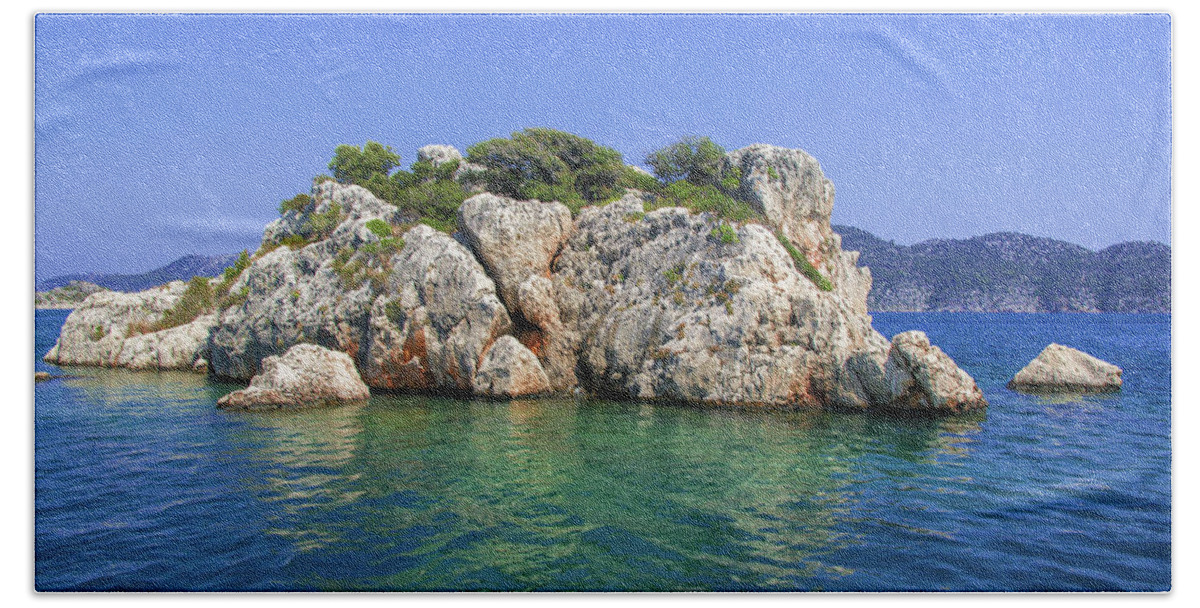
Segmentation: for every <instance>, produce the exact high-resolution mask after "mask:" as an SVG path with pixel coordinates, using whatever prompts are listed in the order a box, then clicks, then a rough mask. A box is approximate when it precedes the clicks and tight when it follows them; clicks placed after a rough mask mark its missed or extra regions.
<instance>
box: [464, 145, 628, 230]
mask: <svg viewBox="0 0 1200 608" xmlns="http://www.w3.org/2000/svg"><path fill="white" fill-rule="evenodd" d="M467 160H468V161H469V162H471V163H475V164H478V165H482V166H483V167H484V170H483V171H482V174H481V175H479V176H478V178H477V179H479V180H480V181H481V182H482V184H483V185H484V187H485V188H486V189H487V190H488V191H490V192H495V193H496V194H501V195H504V196H511V197H514V198H520V199H537V200H543V201H558V202H560V203H562V204H564V205H566V206H567V207H569V208H570V209H571V212H572V213H577V212H578V211H579V209H580V208H581V207H583V206H584V205H588V204H595V203H602V202H607V201H611V200H615V199H617V198H620V196H621V195H622V194H623V193H624V190H625V187H624V186H623V185H622V181H623V178H624V179H625V180H626V181H628V180H635V179H637V178H636V177H635V176H633V175H630V173H631V170H629V168H628V167H626V166H625V163H624V162H623V161H622V160H621V153H620V152H617V151H616V150H613V149H612V148H608V147H605V146H601V145H599V144H597V143H595V142H593V141H591V140H589V139H585V138H583V137H579V136H578V135H573V134H571V133H566V132H563V131H556V130H554V129H544V128H533V129H525V130H524V131H519V132H517V133H513V134H512V137H510V138H508V139H505V138H497V139H489V140H488V141H484V142H480V143H477V144H475V145H473V146H471V147H470V148H467ZM632 173H636V171H632Z"/></svg>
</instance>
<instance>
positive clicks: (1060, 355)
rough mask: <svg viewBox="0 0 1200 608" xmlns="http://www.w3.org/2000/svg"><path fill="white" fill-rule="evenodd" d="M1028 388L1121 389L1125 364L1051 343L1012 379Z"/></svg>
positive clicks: (1018, 387) (1013, 383)
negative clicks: (1103, 359)
mask: <svg viewBox="0 0 1200 608" xmlns="http://www.w3.org/2000/svg"><path fill="white" fill-rule="evenodd" d="M1008 388H1010V389H1013V390H1020V391H1027V392H1067V393H1090V392H1111V391H1118V390H1121V368H1119V367H1117V366H1116V365H1113V364H1112V363H1109V362H1107V361H1102V360H1100V359H1097V358H1096V357H1093V356H1091V355H1089V354H1087V353H1085V352H1083V351H1081V350H1076V349H1074V348H1071V347H1069V346H1063V345H1061V344H1051V345H1049V346H1047V347H1046V348H1045V349H1043V350H1042V352H1041V354H1039V355H1038V356H1037V358H1035V359H1034V360H1033V361H1030V362H1029V364H1028V365H1026V366H1025V367H1023V368H1022V369H1021V371H1019V372H1017V374H1016V375H1015V376H1013V379H1012V380H1010V381H1009V383H1008Z"/></svg>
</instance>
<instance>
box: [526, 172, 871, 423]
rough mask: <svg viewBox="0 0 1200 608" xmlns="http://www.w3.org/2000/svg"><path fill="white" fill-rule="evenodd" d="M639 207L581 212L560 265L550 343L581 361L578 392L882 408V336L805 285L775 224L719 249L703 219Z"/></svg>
mask: <svg viewBox="0 0 1200 608" xmlns="http://www.w3.org/2000/svg"><path fill="white" fill-rule="evenodd" d="M642 210H643V206H642V201H641V200H640V199H639V198H638V197H637V196H636V195H629V196H626V197H625V198H624V199H622V200H621V201H618V202H614V203H610V204H609V205H607V206H605V207H602V208H594V207H593V208H585V209H584V210H583V211H582V212H581V214H580V216H579V219H578V221H577V222H576V226H575V232H574V234H573V235H572V236H571V238H570V239H569V241H568V243H567V246H566V248H565V249H564V250H563V252H562V254H561V255H560V256H559V258H558V260H557V262H556V268H555V272H554V275H553V277H552V279H553V284H554V290H555V296H556V301H557V304H558V308H559V310H560V315H561V318H562V321H563V324H564V330H562V331H559V332H555V333H553V334H550V335H548V336H547V337H548V338H549V339H550V342H551V343H550V345H549V346H550V347H552V348H554V350H557V351H559V352H568V353H569V352H577V353H578V356H579V361H578V368H579V371H580V372H581V373H582V374H583V380H584V383H585V385H587V386H589V387H590V388H593V389H595V390H598V391H600V392H603V393H608V394H613V395H619V396H625V397H631V398H641V399H668V400H684V401H699V402H708V403H728V404H748V405H771V406H796V405H809V406H819V405H825V404H833V405H837V406H845V407H857V408H862V407H867V406H868V405H870V404H872V403H878V402H880V401H881V400H882V399H884V398H885V390H884V386H883V364H884V361H885V359H886V348H887V342H886V340H885V339H884V338H883V337H882V336H880V335H879V334H878V333H877V332H875V331H874V330H872V329H871V327H870V320H869V318H868V317H866V316H865V314H861V315H859V314H856V313H855V312H854V311H853V309H854V308H855V307H853V306H846V305H844V303H842V302H841V301H840V297H839V296H838V295H837V294H836V293H830V292H823V291H820V290H819V289H818V288H817V287H816V286H815V285H814V284H813V283H812V282H811V281H809V280H808V279H807V278H805V277H804V276H802V275H801V274H800V273H799V272H798V271H797V270H796V268H795V266H794V264H793V262H792V260H791V258H790V256H789V255H788V253H787V252H786V251H785V250H784V249H783V247H782V246H781V245H780V244H779V242H778V241H777V239H776V238H775V236H774V234H773V233H772V231H771V230H770V229H769V228H767V227H764V226H760V225H757V224H745V225H742V226H741V227H739V228H737V235H738V242H737V243H733V244H726V243H722V242H721V241H720V239H719V238H717V237H714V236H713V235H712V234H711V233H712V231H713V229H714V228H715V227H716V225H717V224H716V222H715V221H714V220H713V219H712V218H711V217H710V216H709V215H708V214H700V215H690V214H689V213H688V211H687V210H684V209H679V208H668V209H660V210H657V211H654V212H651V213H648V214H645V215H644V216H643V214H642ZM864 299H865V298H864ZM543 362H545V358H543ZM547 370H548V371H551V370H550V366H547ZM550 379H551V383H552V384H555V383H556V379H555V377H554V374H553V373H551V378H550Z"/></svg>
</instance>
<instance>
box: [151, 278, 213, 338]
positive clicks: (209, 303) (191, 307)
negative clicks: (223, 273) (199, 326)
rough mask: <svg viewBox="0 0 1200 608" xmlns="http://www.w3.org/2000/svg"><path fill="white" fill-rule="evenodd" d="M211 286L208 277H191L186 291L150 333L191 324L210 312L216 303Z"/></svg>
mask: <svg viewBox="0 0 1200 608" xmlns="http://www.w3.org/2000/svg"><path fill="white" fill-rule="evenodd" d="M214 296H215V294H214V293H213V288H212V285H210V284H209V281H208V277H192V280H190V281H188V286H187V289H186V290H184V292H183V295H182V296H180V297H179V300H178V301H176V302H175V305H174V306H172V307H171V308H170V309H168V310H167V311H166V312H164V313H163V316H162V318H161V319H159V320H158V322H157V323H155V324H154V326H153V328H152V329H151V331H162V330H164V329H170V328H172V327H178V326H180V325H184V324H186V323H191V322H192V321H194V320H196V317H199V316H200V315H202V314H204V313H207V312H212V310H213V306H214V304H215V302H216V300H215V297H214Z"/></svg>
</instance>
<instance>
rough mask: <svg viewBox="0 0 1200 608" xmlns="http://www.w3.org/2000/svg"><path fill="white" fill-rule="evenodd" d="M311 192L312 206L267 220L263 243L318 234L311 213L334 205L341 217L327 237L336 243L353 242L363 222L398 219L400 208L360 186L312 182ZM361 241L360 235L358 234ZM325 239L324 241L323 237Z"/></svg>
mask: <svg viewBox="0 0 1200 608" xmlns="http://www.w3.org/2000/svg"><path fill="white" fill-rule="evenodd" d="M311 196H312V199H313V202H314V203H315V204H314V205H313V208H312V209H308V210H304V211H295V210H289V211H285V212H284V213H283V215H282V217H280V218H279V219H277V220H275V221H273V222H271V223H270V224H267V227H266V228H265V229H264V230H263V239H262V244H263V246H266V247H270V246H274V245H278V244H279V243H280V241H282V240H283V238H284V237H287V236H289V235H297V236H302V237H305V238H313V239H315V238H319V237H321V236H324V235H318V234H317V233H316V230H315V228H314V227H313V225H312V223H311V220H312V218H313V216H314V215H317V214H321V213H325V212H328V211H329V210H330V208H331V207H333V206H334V205H336V206H337V207H338V208H339V209H340V210H341V219H340V220H338V222H337V224H338V225H337V227H336V228H335V229H334V230H333V232H332V233H331V234H330V235H329V238H328V241H329V242H333V243H334V244H337V245H345V244H355V242H354V241H355V239H356V237H360V236H365V235H359V234H358V233H359V232H362V231H365V229H364V228H363V224H365V223H366V222H367V221H369V220H372V219H375V218H379V219H383V220H396V221H399V220H400V219H401V218H400V212H399V211H398V210H397V209H396V207H394V206H392V205H389V204H388V203H385V202H383V201H381V200H379V199H378V198H376V197H375V195H374V194H371V191H370V190H367V189H366V188H363V187H362V186H354V185H346V184H339V183H337V182H335V181H326V182H322V183H320V184H317V185H316V186H313V188H312V192H311ZM358 240H359V241H361V240H362V239H361V238H358ZM322 242H327V241H322Z"/></svg>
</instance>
